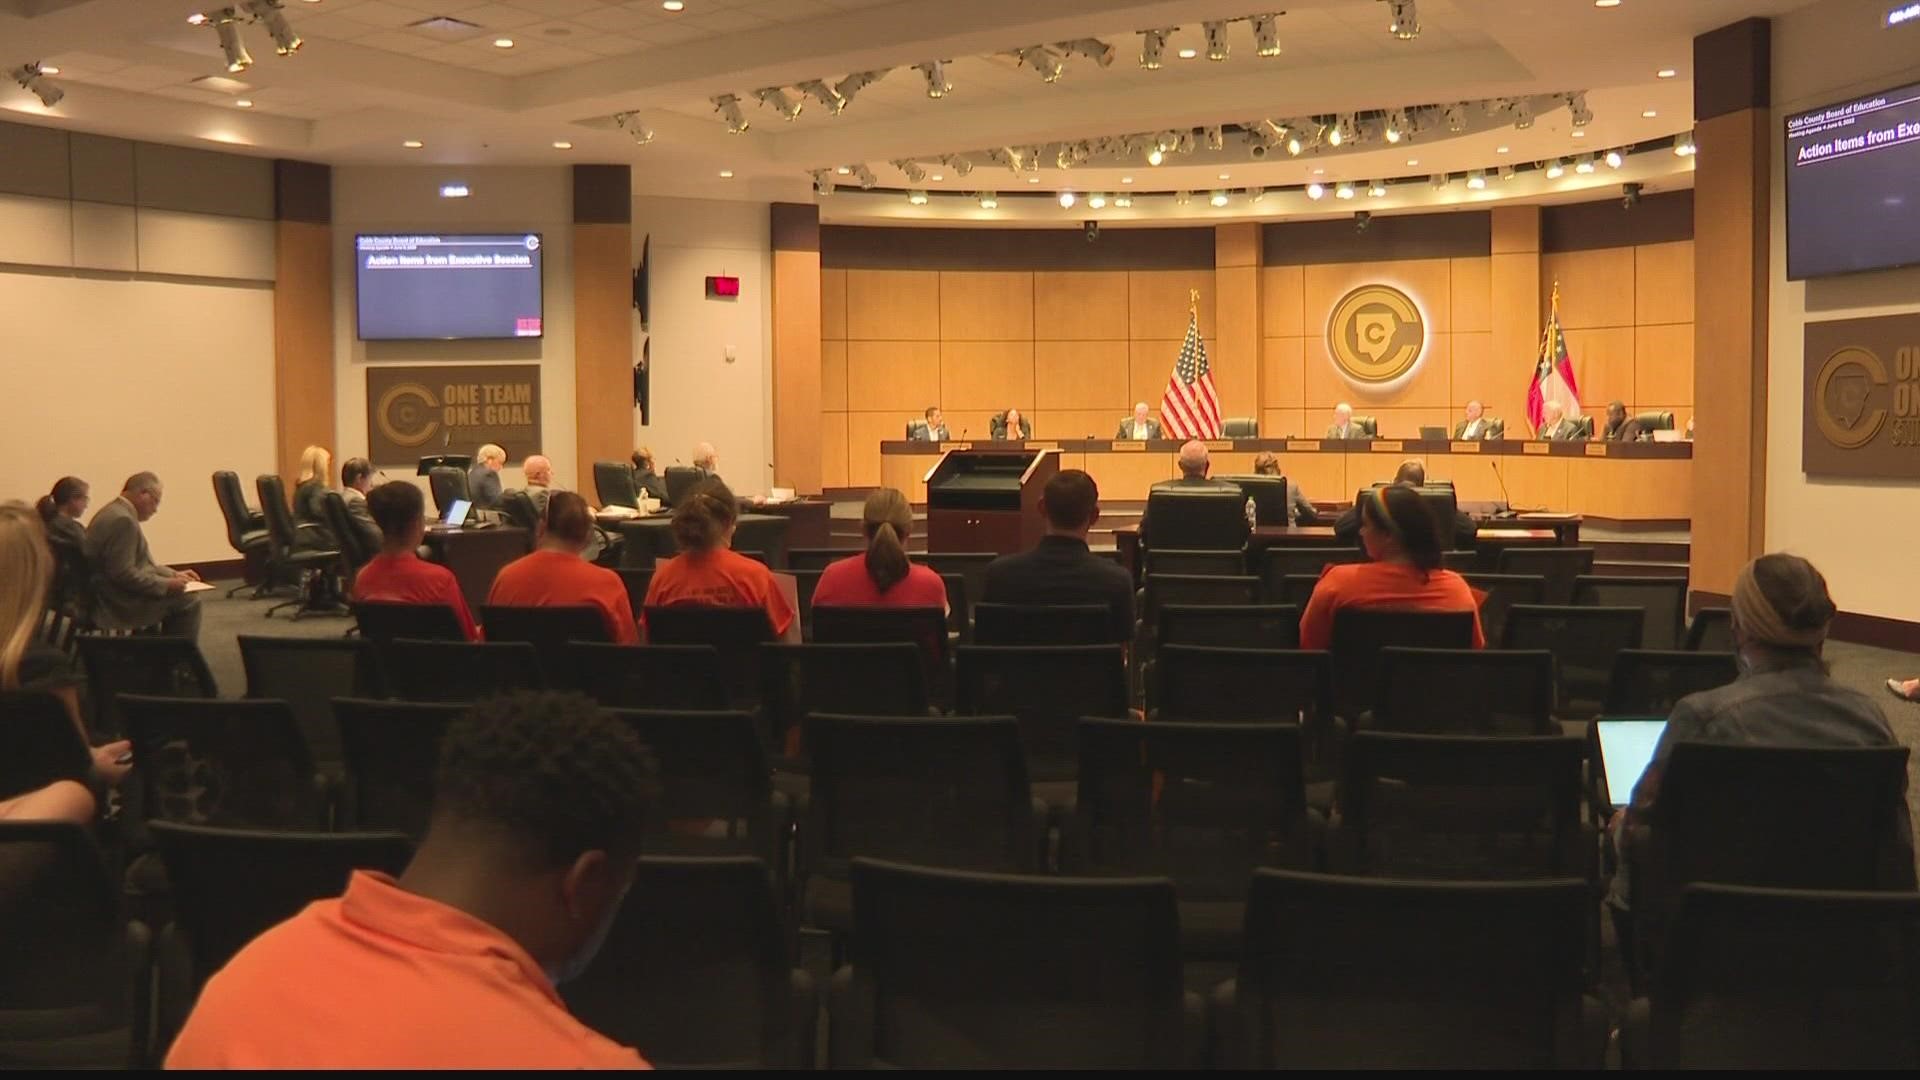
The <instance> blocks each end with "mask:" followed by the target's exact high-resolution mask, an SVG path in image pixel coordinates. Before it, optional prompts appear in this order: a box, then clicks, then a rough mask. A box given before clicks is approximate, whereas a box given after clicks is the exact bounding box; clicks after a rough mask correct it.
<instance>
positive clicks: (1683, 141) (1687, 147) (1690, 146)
mask: <svg viewBox="0 0 1920 1080" xmlns="http://www.w3.org/2000/svg"><path fill="white" fill-rule="evenodd" d="M1673 152H1674V153H1675V154H1677V155H1678V156H1680V157H1692V156H1693V155H1695V154H1697V153H1699V152H1700V151H1699V148H1698V147H1696V146H1695V145H1694V142H1693V132H1691V131H1689V132H1687V133H1686V134H1685V135H1682V136H1680V137H1679V138H1677V139H1675V140H1673Z"/></svg>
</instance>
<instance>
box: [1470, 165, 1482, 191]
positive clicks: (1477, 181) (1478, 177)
mask: <svg viewBox="0 0 1920 1080" xmlns="http://www.w3.org/2000/svg"><path fill="white" fill-rule="evenodd" d="M1467 186H1468V187H1469V188H1472V189H1473V190H1474V191H1480V190H1482V189H1484V188H1485V187H1486V186H1487V170H1485V169H1474V170H1472V171H1471V172H1469V173H1467Z"/></svg>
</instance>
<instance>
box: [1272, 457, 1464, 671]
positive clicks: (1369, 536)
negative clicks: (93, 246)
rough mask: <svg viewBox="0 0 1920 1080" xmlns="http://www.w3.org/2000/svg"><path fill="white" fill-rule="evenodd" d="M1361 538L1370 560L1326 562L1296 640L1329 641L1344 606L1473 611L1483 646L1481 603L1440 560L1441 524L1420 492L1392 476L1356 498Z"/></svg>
mask: <svg viewBox="0 0 1920 1080" xmlns="http://www.w3.org/2000/svg"><path fill="white" fill-rule="evenodd" d="M1360 542H1361V543H1362V544H1364V545H1365V546H1366V549H1367V557H1368V558H1370V559H1372V560H1373V561H1372V562H1364V563H1352V564H1349V565H1346V566H1329V567H1328V568H1327V569H1326V572H1325V573H1323V574H1321V575H1320V581H1319V584H1317V585H1315V586H1314V587H1313V597H1312V598H1311V599H1309V600H1308V601H1307V610H1306V614H1304V615H1302V616H1300V647H1301V648H1303V649H1325V648H1329V647H1330V646H1332V644H1333V616H1334V613H1335V612H1336V611H1339V610H1340V609H1341V608H1343V607H1371V608H1395V609H1398V610H1402V611H1471V612H1473V613H1474V614H1473V647H1474V648H1476V649H1484V648H1486V646H1487V638H1486V635H1485V633H1483V632H1482V631H1481V629H1480V603H1479V600H1478V599H1477V598H1476V597H1475V596H1474V594H1473V590H1472V589H1471V588H1469V587H1468V586H1467V582H1466V579H1465V578H1463V577H1461V576H1460V575H1459V574H1456V573H1454V572H1453V571H1451V570H1442V569H1441V568H1440V527H1439V524H1438V523H1437V522H1436V521H1434V519H1433V514H1432V512H1431V511H1429V510H1428V509H1427V505H1426V502H1425V500H1423V499H1421V498H1420V493H1419V492H1417V491H1415V490H1414V489H1413V488H1411V487H1407V486H1405V485H1401V484H1395V485H1393V486H1392V487H1384V488H1375V489H1374V490H1373V491H1371V492H1369V493H1367V495H1366V496H1364V497H1363V498H1362V499H1361V501H1360Z"/></svg>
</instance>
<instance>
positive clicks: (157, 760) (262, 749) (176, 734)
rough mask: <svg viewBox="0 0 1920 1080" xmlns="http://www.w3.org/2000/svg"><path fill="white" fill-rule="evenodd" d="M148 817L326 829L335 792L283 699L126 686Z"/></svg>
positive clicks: (125, 705) (124, 706) (125, 704)
mask: <svg viewBox="0 0 1920 1080" xmlns="http://www.w3.org/2000/svg"><path fill="white" fill-rule="evenodd" d="M120 709H121V713H122V714H123V715H124V716H125V717H126V720H127V725H128V731H127V736H128V738H129V739H130V740H131V741H132V743H133V775H134V776H135V777H137V778H138V779H137V782H138V783H139V785H140V798H141V808H140V809H141V812H142V813H144V814H145V815H146V817H147V819H148V820H149V821H178V822H184V823H187V824H191V825H227V826H234V827H241V828H264V829H322V828H325V827H326V824H327V821H328V819H329V816H330V814H329V809H330V808H329V806H328V799H327V797H326V794H325V787H324V784H323V783H322V780H321V777H320V776H319V774H318V772H317V771H316V770H315V769H314V764H313V755H312V753H311V752H310V751H308V749H307V742H306V739H304V738H303V737H301V734H300V725H299V722H298V721H297V720H295V719H294V716H293V709H292V707H291V706H289V705H288V704H287V703H286V702H284V701H255V700H246V699H241V700H234V699H230V698H223V699H209V700H198V699H191V698H162V697H144V696H141V695H137V694H122V695H120Z"/></svg>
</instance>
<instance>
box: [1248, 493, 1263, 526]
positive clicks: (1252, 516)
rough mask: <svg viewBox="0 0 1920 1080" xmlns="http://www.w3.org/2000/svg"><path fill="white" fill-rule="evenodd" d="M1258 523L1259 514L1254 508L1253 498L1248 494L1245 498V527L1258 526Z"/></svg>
mask: <svg viewBox="0 0 1920 1080" xmlns="http://www.w3.org/2000/svg"><path fill="white" fill-rule="evenodd" d="M1259 525H1260V515H1259V514H1258V513H1257V512H1256V511H1255V510H1254V506H1253V499H1252V497H1251V496H1249V497H1248V499H1247V528H1248V529H1254V528H1258V527H1259Z"/></svg>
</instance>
